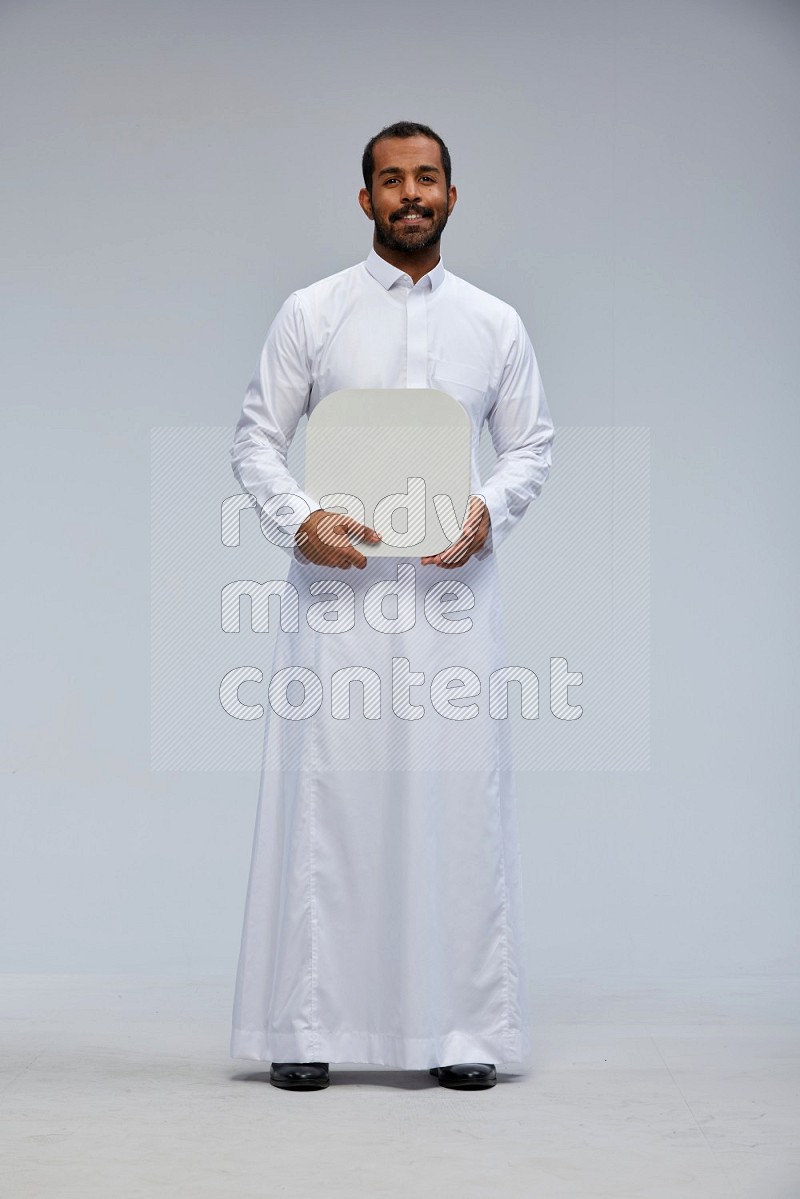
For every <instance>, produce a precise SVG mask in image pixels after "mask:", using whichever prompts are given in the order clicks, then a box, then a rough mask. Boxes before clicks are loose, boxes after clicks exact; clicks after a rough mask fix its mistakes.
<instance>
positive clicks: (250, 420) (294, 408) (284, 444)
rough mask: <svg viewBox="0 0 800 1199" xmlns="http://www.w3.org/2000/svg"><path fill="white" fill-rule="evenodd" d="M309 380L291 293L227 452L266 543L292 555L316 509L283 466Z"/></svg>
mask: <svg viewBox="0 0 800 1199" xmlns="http://www.w3.org/2000/svg"><path fill="white" fill-rule="evenodd" d="M310 376H311V365H310V359H309V354H308V348H307V340H306V330H305V328H304V325H303V316H302V312H301V310H300V304H299V301H298V299H297V296H296V294H294V293H293V294H292V295H291V296H289V298H288V299H287V300H286V301H285V302H284V304H283V305H282V306H281V308H280V310H279V312H278V314H277V316H276V317H275V320H274V321H273V322H272V324H271V326H270V328H269V330H268V332H267V338H266V341H265V343H264V347H263V349H262V351H261V357H260V359H259V365H258V371H257V372H256V374H255V376H254V377H253V378H252V379H251V381H250V383H249V385H248V388H247V391H246V393H245V397H244V404H243V406H242V414H241V416H240V418H239V422H238V424H237V426H236V432H235V435H234V440H233V446H232V447H231V462H232V468H233V473H234V475H235V477H236V479H237V481H238V483H239V485H240V487H241V488H242V490H243V491H247V492H249V493H250V495H252V496H253V497H254V498H255V500H256V503H257V504H258V508H259V511H260V512H261V519H262V524H263V526H264V528H265V531H266V532H267V534H268V536H269V538H270V540H271V541H273V542H274V543H275V544H276V545H280V546H281V548H282V549H284V550H286V552H287V553H288V554H290V555H293V554H294V553H295V550H296V547H295V543H294V535H295V533H296V532H297V530H298V528H299V527H300V525H301V524H302V523H303V521H304V520H305V519H306V517H307V516H308V515H309V513H310V512H313V511H314V510H315V509H316V508H319V503H318V502H317V500H316V499H315V498H314V497H313V496H312V495H310V494H309V493H308V492H306V491H304V490H303V489H302V488H301V487H300V485H299V483H298V482H297V480H296V479H295V478H293V476H292V475H291V474H290V473H289V470H288V468H287V465H286V456H287V453H288V450H289V446H290V444H291V441H292V438H293V437H294V434H295V431H296V429H297V425H298V423H299V421H300V418H301V416H302V415H303V414H304V413H305V412H306V410H307V406H308V399H309V393H310V390H311V377H310ZM290 508H291V509H292V513H291V514H290V513H289V511H288V509H290ZM280 513H283V514H282V515H280V516H279V519H276V517H278V515H279V514H280Z"/></svg>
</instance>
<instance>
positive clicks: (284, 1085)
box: [269, 1078, 330, 1091]
mask: <svg viewBox="0 0 800 1199" xmlns="http://www.w3.org/2000/svg"><path fill="white" fill-rule="evenodd" d="M269 1081H270V1085H271V1086H273V1087H278V1088H279V1089H280V1090H281V1091H324V1090H325V1088H326V1087H328V1086H330V1079H329V1078H326V1079H325V1081H324V1082H313V1081H309V1082H288V1081H286V1082H283V1081H281V1080H278V1079H275V1078H271V1079H270V1080H269Z"/></svg>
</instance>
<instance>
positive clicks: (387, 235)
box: [375, 212, 449, 254]
mask: <svg viewBox="0 0 800 1199" xmlns="http://www.w3.org/2000/svg"><path fill="white" fill-rule="evenodd" d="M448 215H449V214H448V213H447V212H445V213H444V215H443V216H441V217H440V218H439V220H438V221H437V220H434V221H433V222H432V224H431V227H430V229H429V230H428V232H427V233H423V232H422V230H413V229H409V230H406V231H405V232H403V233H400V232H395V228H394V226H395V222H393V221H383V220H381V219H380V218H379V217H378V216H377V215H376V216H375V240H376V241H377V243H378V245H381V246H386V247H387V248H388V249H389V250H400V251H401V252H404V253H406V254H416V252H417V251H418V250H427V249H428V248H429V247H430V246H435V245H436V243H437V242H438V241H439V239H440V238H441V236H442V231H443V230H444V227H445V225H446V224H447V218H448Z"/></svg>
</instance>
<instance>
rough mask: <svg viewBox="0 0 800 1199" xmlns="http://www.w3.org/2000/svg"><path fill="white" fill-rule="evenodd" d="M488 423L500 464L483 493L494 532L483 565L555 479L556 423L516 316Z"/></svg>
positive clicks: (483, 554) (484, 551)
mask: <svg viewBox="0 0 800 1199" xmlns="http://www.w3.org/2000/svg"><path fill="white" fill-rule="evenodd" d="M487 422H488V425H489V432H490V434H491V438H492V445H493V446H494V449H495V453H496V454H497V461H496V462H495V465H494V468H493V470H492V472H491V474H490V475H489V477H488V478H487V479H486V480H485V481H484V482H483V483H482V485H481V489H480V493H481V494H482V495H483V497H484V499H485V500H486V505H487V507H488V509H489V516H490V518H491V528H490V531H489V536H488V537H487V539H486V542H485V544H484V546H483V547H482V549H481V550H479V551H478V553H477V554H476V557H477V558H479V559H480V558H485V557H486V556H487V555H488V554H490V553H492V552H494V551H495V550H497V549H498V547H499V546H500V545H501V544H502V542H503V541H504V540H505V539H506V537H507V536H508V534H509V533H510V532H511V530H512V529H513V528H514V526H515V525H516V523H517V521H518V520H520V518H521V517H522V516H523V514H524V512H525V510H526V509H527V507H528V505H529V504H530V502H531V500H533V499H535V498H536V496H537V495H538V494H539V492H540V491H541V489H542V486H543V484H544V482H545V480H546V479H547V476H548V474H549V473H550V463H551V456H550V448H551V445H552V443H553V439H554V430H553V422H552V420H551V418H550V411H549V408H548V406H547V399H546V397H545V393H544V387H543V386H542V379H541V376H540V374H539V366H538V363H537V361H536V354H535V353H534V349H533V346H532V345H531V341H530V338H529V337H528V334H527V333H526V331H525V327H524V325H523V324H522V321H521V320H520V318H519V315H518V314H517V313H516V312H515V313H514V319H513V328H512V340H511V345H510V348H509V350H508V354H507V357H506V362H505V366H504V368H503V373H502V376H501V380H500V385H499V387H498V391H497V396H496V398H495V401H494V403H493V405H492V407H491V408H490V410H489V412H488V414H487Z"/></svg>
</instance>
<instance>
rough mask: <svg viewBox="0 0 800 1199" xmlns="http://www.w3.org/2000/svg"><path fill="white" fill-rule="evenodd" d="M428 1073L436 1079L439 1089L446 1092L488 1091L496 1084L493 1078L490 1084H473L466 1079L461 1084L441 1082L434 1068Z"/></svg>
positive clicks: (473, 1082)
mask: <svg viewBox="0 0 800 1199" xmlns="http://www.w3.org/2000/svg"><path fill="white" fill-rule="evenodd" d="M428 1073H429V1074H432V1075H433V1077H434V1078H436V1079H438V1081H439V1086H440V1087H444V1088H445V1089H446V1090H448V1091H489V1090H491V1088H492V1087H493V1086H494V1085H495V1084H496V1082H497V1079H496V1078H493V1079H492V1080H491V1082H475V1081H473V1080H471V1079H468V1078H467V1079H465V1080H464V1081H463V1082H443V1081H442V1079H441V1078H439V1075H438V1074H437V1073H436V1067H434V1068H433V1069H432V1070H429V1071H428Z"/></svg>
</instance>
